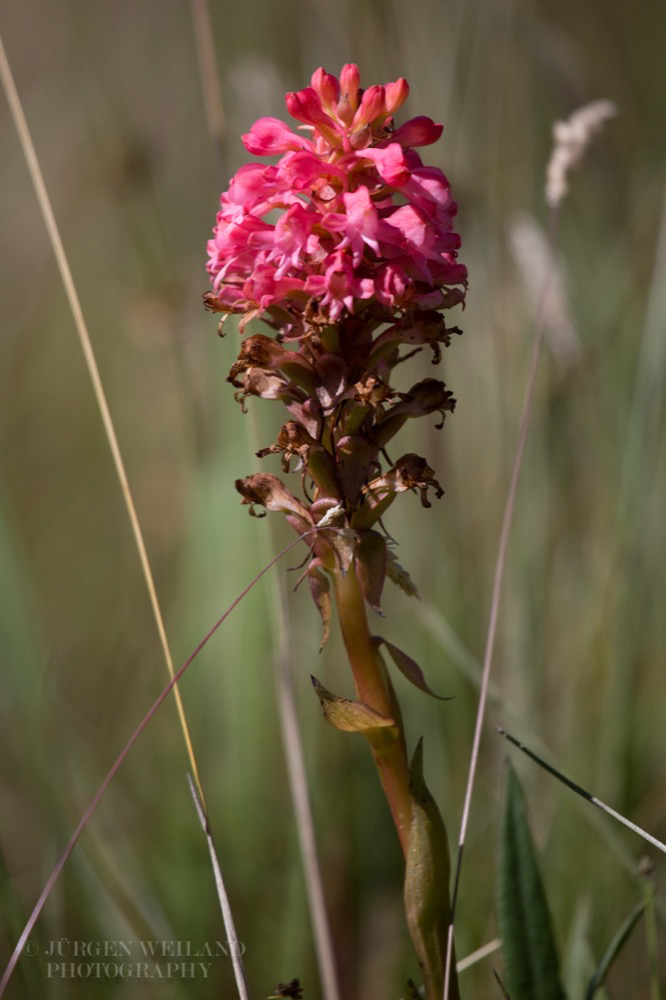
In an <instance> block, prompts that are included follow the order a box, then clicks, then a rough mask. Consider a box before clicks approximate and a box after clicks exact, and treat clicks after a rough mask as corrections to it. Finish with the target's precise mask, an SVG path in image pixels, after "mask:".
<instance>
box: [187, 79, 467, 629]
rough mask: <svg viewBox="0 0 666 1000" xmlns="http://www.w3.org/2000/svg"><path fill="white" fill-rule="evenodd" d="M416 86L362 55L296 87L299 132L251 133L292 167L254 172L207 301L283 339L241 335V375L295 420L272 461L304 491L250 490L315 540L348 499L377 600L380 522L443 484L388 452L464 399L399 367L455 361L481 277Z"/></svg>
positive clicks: (289, 100)
mask: <svg viewBox="0 0 666 1000" xmlns="http://www.w3.org/2000/svg"><path fill="white" fill-rule="evenodd" d="M408 92H409V88H408V84H407V82H406V81H405V80H403V79H399V80H397V81H396V82H395V83H389V84H386V85H385V86H372V87H369V88H368V89H367V90H362V89H361V88H360V86H359V72H358V69H357V67H356V66H354V65H346V66H343V68H342V71H341V73H340V79H339V81H338V79H337V78H336V77H334V76H332V75H331V74H329V73H326V72H325V71H324V70H323V69H318V70H317V71H316V72H315V73H314V74H313V76H312V81H311V86H310V87H307V88H306V89H305V90H302V91H300V92H298V93H291V94H287V95H286V105H287V110H288V111H289V113H290V114H291V115H292V116H293V117H294V118H296V119H297V120H298V121H299V122H301V123H302V124H301V125H300V126H299V127H298V131H296V132H294V131H292V130H291V129H290V128H289V127H288V126H287V125H286V124H285V123H284V122H281V121H279V120H278V119H275V118H261V119H260V120H259V121H257V122H255V124H254V125H253V126H252V128H251V129H250V131H249V133H248V134H247V135H244V136H243V142H244V144H245V147H246V149H247V150H248V152H250V153H252V154H255V155H258V156H270V155H274V154H276V155H279V159H278V161H277V163H275V164H271V165H268V166H266V165H263V164H261V163H248V164H246V165H244V166H242V167H241V168H240V169H239V170H238V172H237V173H236V175H235V176H234V177H233V178H232V180H231V183H230V185H229V189H228V190H227V191H225V192H224V193H223V194H222V196H221V209H220V211H219V213H218V215H217V221H216V226H215V230H214V236H213V239H212V240H210V242H209V244H208V252H209V258H210V259H209V262H208V271H209V273H210V275H211V278H212V282H213V288H214V291H212V292H209V293H208V294H207V295H206V296H205V301H206V305H207V307H208V308H209V309H210V310H212V311H214V312H219V313H224V314H227V315H229V314H236V315H239V316H240V317H241V319H240V324H239V325H240V330H241V333H242V332H243V331H245V329H246V328H247V325H248V323H249V321H250V320H253V319H255V318H260V319H261V320H263V321H264V322H265V323H266V324H268V326H270V327H272V328H273V329H274V330H275V331H276V336H275V337H269V336H266V334H263V333H254V334H253V335H251V336H248V337H247V338H246V339H245V340H244V341H243V342H242V346H241V350H240V354H239V357H238V360H237V361H236V362H235V364H234V365H233V367H232V369H231V372H230V375H229V381H230V382H231V383H232V384H233V385H234V386H235V388H236V389H237V390H238V391H237V393H236V396H237V398H238V400H239V401H240V402H241V403H242V404H243V405H244V403H245V399H246V397H248V396H261V397H262V398H264V399H277V400H281V401H282V402H283V403H284V404H285V405H286V408H287V410H288V411H289V415H290V419H289V420H288V421H287V422H286V423H285V424H284V426H283V427H282V429H281V431H280V433H279V435H278V438H277V442H276V443H275V444H273V445H271V446H270V447H268V448H264V449H263V450H262V451H260V452H258V455H259V456H260V457H263V456H265V455H268V454H271V453H277V454H280V455H281V456H282V468H283V470H284V471H285V472H287V471H289V470H290V468H291V466H292V462H294V463H295V467H296V468H297V469H300V470H301V472H302V484H303V491H304V492H303V497H304V498H303V499H297V497H296V496H294V494H293V493H292V492H291V491H290V490H288V489H287V488H286V486H284V484H283V483H282V482H281V481H280V480H279V479H278V478H277V477H276V476H273V475H270V474H268V473H259V474H255V475H252V476H249V477H247V478H245V479H241V480H239V481H238V482H237V484H236V486H237V489H238V490H239V491H240V493H241V494H242V496H243V502H244V503H247V504H249V505H250V509H251V512H254V506H255V505H256V506H258V507H259V508H266V509H268V510H279V511H282V512H284V513H285V514H286V515H287V517H288V520H289V521H290V523H291V524H292V525H293V527H294V528H295V529H296V530H297V531H299V532H300V533H305V532H306V531H312V529H313V527H315V526H316V525H317V524H318V522H319V521H320V519H321V518H322V517H323V516H325V515H326V514H327V512H329V511H330V510H331V508H334V507H338V506H339V507H341V509H342V512H343V516H342V518H341V523H342V524H343V526H344V527H345V528H347V529H349V530H351V531H352V532H354V533H355V535H356V538H357V539H358V550H359V553H360V557H358V558H357V563H358V562H359V560H360V562H361V563H362V562H363V553H364V551H366V552H367V553H368V558H367V559H366V560H365V561H366V572H363V571H361V573H360V574H359V577H360V579H361V583H362V586H363V588H364V593H365V596H366V598H367V599H368V600H369V602H370V603H371V604H372V605H373V606H376V604H377V603H378V595H379V593H381V585H382V583H383V577H384V575H385V572H386V566H387V555H386V547H385V543H384V542H383V540H382V541H381V542H380V541H379V539H380V538H382V536H379V533H378V532H376V531H373V528H374V526H375V525H376V524H377V522H378V521H379V519H380V518H381V516H382V514H383V513H384V511H385V510H386V509H387V507H388V506H389V504H390V503H391V502H392V501H393V499H394V498H395V496H396V495H397V494H398V493H400V492H403V491H405V490H410V489H417V490H419V492H420V494H421V498H422V502H423V504H424V506H426V507H427V506H430V500H429V499H428V494H429V491H430V490H431V489H432V490H434V493H435V496H437V497H439V496H441V495H442V492H443V491H442V489H441V487H440V486H439V484H438V483H437V481H436V480H435V479H434V473H433V470H432V469H430V468H429V466H428V464H427V463H426V461H425V460H424V459H423V458H420V457H419V456H417V455H414V454H407V455H403V456H402V457H401V458H400V459H399V460H398V461H397V462H391V460H390V459H389V458H388V455H387V452H386V448H387V445H388V444H389V442H390V441H391V439H392V438H393V437H394V435H395V434H396V433H397V432H398V431H399V430H400V428H401V427H402V426H403V424H404V423H405V421H406V420H408V419H409V418H411V417H419V416H424V415H426V414H432V413H439V414H440V415H441V420H440V423H439V424H438V426H441V425H442V423H443V420H444V416H445V414H446V413H447V412H449V411H451V410H453V408H454V406H455V400H454V398H453V395H452V393H451V392H449V391H448V390H447V388H446V386H445V385H444V383H443V382H441V381H439V380H437V379H434V378H425V379H422V380H421V381H420V382H418V383H417V384H416V385H414V386H412V388H411V389H410V390H409V391H408V392H398V391H397V390H396V389H394V388H393V387H392V386H391V383H390V379H391V373H392V371H393V369H394V368H395V366H396V365H397V364H398V363H399V362H401V361H404V360H405V354H404V353H402V354H401V349H402V348H404V347H406V348H407V349H408V351H407V356H411V354H412V353H416V352H417V351H419V350H421V349H422V348H423V347H424V346H427V347H429V348H430V349H431V350H432V352H433V359H432V360H433V363H437V362H439V360H440V358H441V347H442V345H444V346H448V344H449V342H450V340H451V337H452V335H453V334H457V333H460V330H459V329H458V328H457V327H455V326H447V323H446V320H445V317H444V312H445V311H446V310H447V309H449V308H450V307H451V306H454V305H457V304H459V303H463V302H464V298H465V292H466V286H467V271H466V269H465V267H464V266H463V265H461V264H459V263H458V262H457V259H456V256H457V255H456V251H457V249H458V247H459V245H460V238H459V236H458V235H457V234H456V233H455V232H454V231H453V228H452V226H453V218H454V216H455V213H456V203H455V202H454V201H453V199H452V198H451V193H450V186H449V183H448V181H447V179H446V177H445V176H444V174H443V173H442V171H441V170H440V169H439V168H437V167H429V166H424V164H423V162H422V160H421V157H420V156H419V154H418V153H417V152H416V150H415V148H414V147H417V146H419V147H420V146H425V145H429V144H431V143H433V142H436V141H437V139H438V138H439V137H440V135H441V133H442V126H441V125H436V124H435V123H434V122H433V121H432V120H431V119H430V118H426V117H416V118H412V119H410V120H409V121H407V122H405V123H404V124H403V125H401V126H398V127H396V125H395V123H394V119H393V116H394V114H395V112H396V111H397V110H398V109H399V108H400V107H401V105H402V104H403V103H404V101H405V100H406V98H407V95H408ZM382 459H383V460H384V462H385V463H386V465H388V468H386V469H385V471H383V469H382ZM309 484H311V485H312V488H313V492H312V494H311V495H310V494H309V493H308V492H307V489H308V485H309ZM330 537H331V536H329V541H330ZM312 547H313V551H314V553H315V557H314V559H313V563H312V564H311V566H310V581H311V586H312V590H313V595H314V596H315V600H316V601H317V603H318V605H319V607H320V610H321V609H322V599H323V597H322V594H323V589H325V583H322V580H323V577H322V575H321V572H320V570H321V567H322V561H323V564H324V566H326V565H328V564H329V562H330V559H331V558H332V555H331V552H330V549H329V548H328V546H327V543H326V542H325V541H324V540H323V539H321V538H319V539H318V540H317V541H316V542H315V543H314V544H313V546H312ZM333 548H334V549H335V548H336V546H335V545H334V546H333ZM339 548H340V546H337V549H338V550H339ZM382 553H383V555H382ZM336 558H340V553H339V551H338V553H337V556H336Z"/></svg>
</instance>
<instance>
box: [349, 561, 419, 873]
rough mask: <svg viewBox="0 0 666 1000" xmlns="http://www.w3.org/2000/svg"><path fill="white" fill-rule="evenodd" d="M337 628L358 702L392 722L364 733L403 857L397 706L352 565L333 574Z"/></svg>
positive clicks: (403, 764) (404, 796)
mask: <svg viewBox="0 0 666 1000" xmlns="http://www.w3.org/2000/svg"><path fill="white" fill-rule="evenodd" d="M333 583H334V587H335V599H336V603H337V608H338V617H339V620H340V629H341V631H342V637H343V639H344V643H345V647H346V650H347V655H348V657H349V662H350V664H351V668H352V672H353V674H354V683H355V685H356V691H357V694H358V697H359V698H360V700H361V701H362V702H364V703H365V704H366V705H369V706H370V707H371V708H373V709H375V711H377V712H381V714H382V715H387V716H390V717H391V718H393V720H394V725H393V726H387V727H385V728H384V727H382V728H378V729H372V730H368V732H367V733H366V735H367V737H368V741H369V743H370V746H371V748H372V753H373V756H374V758H375V764H376V765H377V770H378V771H379V777H380V780H381V783H382V787H383V789H384V794H385V795H386V798H387V800H388V804H389V807H390V809H391V813H392V815H393V822H394V823H395V826H396V829H397V831H398V837H399V838H400V846H401V847H402V851H403V854H404V855H405V856H406V854H407V844H408V840H409V830H410V826H411V818H412V805H411V798H410V794H409V765H408V762H407V748H406V745H405V736H404V731H403V724H402V716H401V713H400V706H399V704H398V701H397V699H396V697H395V694H394V692H393V688H392V686H391V682H390V680H389V677H388V674H387V673H386V670H385V667H384V664H383V662H382V660H381V657H380V655H379V653H378V652H377V649H376V647H375V645H374V643H373V642H372V639H371V636H370V629H369V628H368V619H367V616H366V611H365V603H364V600H363V595H362V593H361V588H360V587H359V584H358V580H357V579H356V574H355V572H354V566H353V564H352V566H350V568H349V570H348V571H347V573H345V574H344V575H343V573H342V572H341V571H340V569H336V570H334V571H333Z"/></svg>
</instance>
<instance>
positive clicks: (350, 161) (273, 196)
mask: <svg viewBox="0 0 666 1000" xmlns="http://www.w3.org/2000/svg"><path fill="white" fill-rule="evenodd" d="M408 92H409V88H408V85H407V82H406V81H405V80H402V79H400V80H397V81H396V82H395V83H389V84H387V85H386V86H384V87H382V86H373V87H369V88H368V89H367V90H365V91H362V90H361V89H360V87H359V73H358V69H357V68H356V66H352V65H347V66H344V67H343V69H342V72H341V74H340V80H339V81H338V80H337V79H336V77H334V76H331V75H330V74H329V73H326V72H325V71H324V70H323V69H318V70H317V71H316V72H315V73H314V75H313V77H312V86H311V87H308V88H306V89H305V90H302V91H300V92H299V93H295V94H287V96H286V105H287V110H288V111H289V113H290V114H291V115H293V117H294V118H296V119H297V120H298V121H300V122H303V123H304V124H303V125H302V126H301V131H303V132H304V133H306V134H298V133H296V132H293V131H292V130H291V129H290V128H288V127H287V125H285V124H284V123H283V122H281V121H279V120H277V119H275V118H261V119H260V120H259V121H257V122H255V124H254V125H253V126H252V128H251V130H250V132H249V133H248V134H247V135H244V136H243V141H244V143H245V147H246V149H247V150H248V152H250V153H252V154H253V155H257V156H269V155H272V154H281V155H280V159H279V161H278V162H277V164H275V165H270V166H263V165H261V164H259V163H249V164H246V165H245V166H243V167H241V169H240V170H239V171H238V173H237V174H236V175H235V177H234V178H233V179H232V181H231V184H230V186H229V190H228V191H226V192H224V194H223V195H222V198H221V206H222V207H221V210H220V212H219V213H218V216H217V225H216V227H215V234H214V238H213V239H212V240H211V241H210V242H209V245H208V252H209V257H210V260H209V264H208V270H209V272H210V275H211V277H212V278H213V286H214V289H215V296H214V298H213V299H212V301H211V305H213V307H214V308H216V309H219V310H221V311H228V312H233V313H241V314H243V315H244V316H245V317H250V316H254V315H256V314H257V313H260V314H261V315H262V316H263V317H264V318H265V319H268V321H269V322H271V323H272V325H274V326H275V327H276V329H278V330H280V332H281V333H282V334H283V335H285V336H288V337H292V338H300V337H302V336H303V334H304V332H305V330H306V328H307V323H308V320H309V319H312V318H314V317H317V318H318V319H319V320H320V321H325V322H335V321H337V320H339V319H341V317H343V316H344V315H345V314H354V315H361V314H362V313H363V312H364V311H367V308H368V307H369V306H370V307H371V310H370V311H372V312H373V313H374V315H377V313H378V310H377V306H381V307H384V310H387V311H389V312H392V311H394V310H396V309H404V308H408V307H412V308H414V307H416V308H419V309H439V308H442V307H443V306H449V305H453V304H455V303H456V302H460V301H461V300H462V299H463V297H464V291H463V289H464V286H465V282H466V270H465V268H464V267H462V266H461V265H460V264H458V263H457V262H456V250H457V249H458V246H459V244H460V239H459V237H458V235H457V234H456V233H454V232H453V231H452V220H453V217H454V215H455V212H456V204H455V202H454V201H453V200H452V198H451V194H450V188H449V184H448V181H447V179H446V177H445V176H444V174H443V173H442V171H441V170H439V169H437V168H435V167H426V166H424V165H423V163H422V161H421V158H420V156H419V155H418V153H417V152H416V151H415V149H414V147H415V146H427V145H429V144H431V143H433V142H436V141H437V139H439V137H440V135H441V133H442V126H441V125H436V124H435V123H434V122H433V121H431V119H430V118H425V117H418V118H412V119H410V120H409V121H407V122H406V123H405V124H404V125H402V126H400V127H399V128H396V127H395V126H394V123H393V115H394V113H395V112H396V111H397V110H398V108H400V106H401V105H402V104H403V102H404V101H405V99H406V97H407V95H408ZM276 210H277V211H278V212H279V217H278V218H277V219H276V220H275V219H273V215H274V213H275V211H276ZM379 311H381V310H379Z"/></svg>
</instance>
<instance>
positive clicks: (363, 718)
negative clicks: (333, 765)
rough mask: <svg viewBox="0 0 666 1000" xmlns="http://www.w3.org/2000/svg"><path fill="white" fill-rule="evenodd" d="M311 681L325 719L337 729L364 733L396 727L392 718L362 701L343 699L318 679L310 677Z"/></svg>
mask: <svg viewBox="0 0 666 1000" xmlns="http://www.w3.org/2000/svg"><path fill="white" fill-rule="evenodd" d="M310 680H311V681H312V686H313V687H314V689H315V693H316V695H317V697H318V698H319V701H320V703H321V709H322V712H323V714H324V718H325V719H326V721H327V722H330V724H331V725H332V726H334V727H335V729H342V730H343V731H344V732H346V733H364V732H367V731H368V730H369V729H380V728H385V727H386V726H393V725H395V722H394V720H393V719H392V718H390V717H389V716H387V715H382V714H381V712H377V711H376V710H375V709H374V708H370V706H369V705H365V704H364V703H363V702H362V701H352V699H351V698H341V697H340V696H339V695H337V694H333V693H332V692H331V691H329V690H328V688H325V687H324V685H323V684H321V683H320V682H319V681H318V680H317V678H316V677H310Z"/></svg>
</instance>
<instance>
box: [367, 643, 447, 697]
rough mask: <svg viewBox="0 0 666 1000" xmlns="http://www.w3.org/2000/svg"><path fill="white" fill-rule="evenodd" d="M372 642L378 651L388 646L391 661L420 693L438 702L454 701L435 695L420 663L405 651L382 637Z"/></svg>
mask: <svg viewBox="0 0 666 1000" xmlns="http://www.w3.org/2000/svg"><path fill="white" fill-rule="evenodd" d="M372 641H373V642H374V644H375V646H376V648H377V649H379V647H380V646H381V645H382V643H383V644H384V646H386V649H387V651H388V653H389V654H390V656H391V659H392V660H393V662H394V663H395V665H396V667H397V668H398V670H399V671H400V673H401V674H404V676H405V677H406V678H407V680H408V681H411V683H412V684H413V685H414V687H417V688H418V689H419V690H420V691H423V692H424V693H425V694H429V695H430V697H431V698H437V699H438V701H451V700H452V699H451V698H447V697H445V696H443V695H441V694H435V692H434V691H433V690H432V688H431V687H429V685H428V683H427V681H426V679H425V675H424V673H423V671H422V670H421V668H420V666H419V665H418V663H417V662H416V660H413V659H412V657H411V656H408V655H407V653H403V651H402V650H401V649H398V647H397V646H394V645H393V643H392V642H387V641H386V639H382V638H381V636H378V635H376V636H373V639H372Z"/></svg>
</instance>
